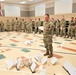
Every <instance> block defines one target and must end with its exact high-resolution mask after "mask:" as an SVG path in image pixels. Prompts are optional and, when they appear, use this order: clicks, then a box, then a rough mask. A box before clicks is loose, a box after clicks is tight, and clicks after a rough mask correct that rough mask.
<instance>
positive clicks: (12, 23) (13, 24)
mask: <svg viewBox="0 0 76 75" xmlns="http://www.w3.org/2000/svg"><path fill="white" fill-rule="evenodd" d="M14 28H15V21H14V19H12V22H11V29H12V31H14Z"/></svg>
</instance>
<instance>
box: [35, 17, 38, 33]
mask: <svg viewBox="0 0 76 75" xmlns="http://www.w3.org/2000/svg"><path fill="white" fill-rule="evenodd" d="M37 32H38V21H37V19H36V18H35V34H36V33H37Z"/></svg>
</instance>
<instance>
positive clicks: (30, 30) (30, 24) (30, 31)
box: [28, 19, 33, 33]
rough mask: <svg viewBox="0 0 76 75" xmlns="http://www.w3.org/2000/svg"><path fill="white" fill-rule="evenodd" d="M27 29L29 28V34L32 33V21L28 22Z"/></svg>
mask: <svg viewBox="0 0 76 75" xmlns="http://www.w3.org/2000/svg"><path fill="white" fill-rule="evenodd" d="M28 28H29V33H32V32H33V30H32V19H30V20H29V26H28Z"/></svg>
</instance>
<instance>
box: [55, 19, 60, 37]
mask: <svg viewBox="0 0 76 75" xmlns="http://www.w3.org/2000/svg"><path fill="white" fill-rule="evenodd" d="M59 29H60V22H59V19H57V21H56V36H58V35H59Z"/></svg>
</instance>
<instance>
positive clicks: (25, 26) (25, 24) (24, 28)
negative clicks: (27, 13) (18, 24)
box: [23, 21, 26, 32]
mask: <svg viewBox="0 0 76 75" xmlns="http://www.w3.org/2000/svg"><path fill="white" fill-rule="evenodd" d="M23 29H24V30H23V31H24V32H26V21H24V28H23Z"/></svg>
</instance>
